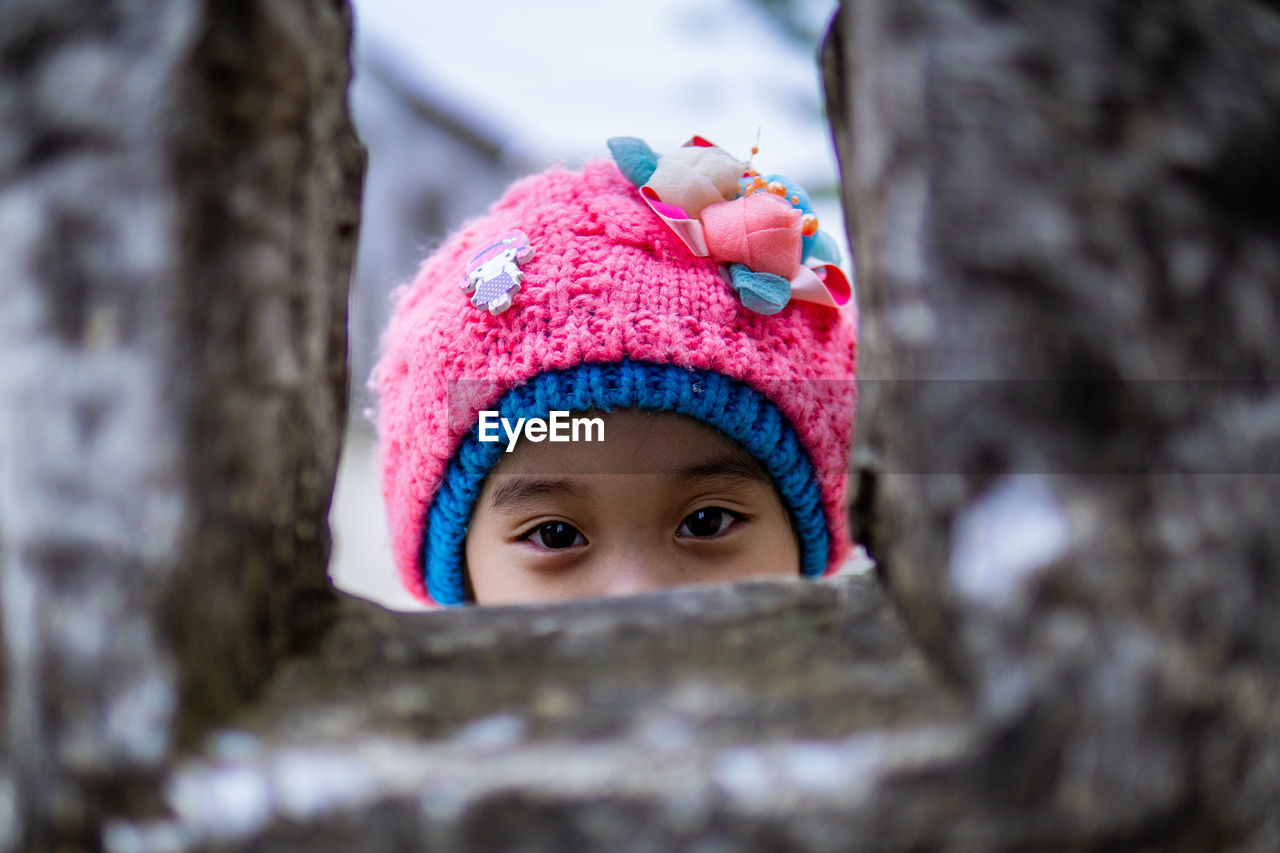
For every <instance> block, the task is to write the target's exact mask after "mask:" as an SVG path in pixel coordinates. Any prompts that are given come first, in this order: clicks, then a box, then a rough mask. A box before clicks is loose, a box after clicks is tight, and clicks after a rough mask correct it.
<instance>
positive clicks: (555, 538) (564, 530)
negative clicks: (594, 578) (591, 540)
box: [521, 521, 587, 550]
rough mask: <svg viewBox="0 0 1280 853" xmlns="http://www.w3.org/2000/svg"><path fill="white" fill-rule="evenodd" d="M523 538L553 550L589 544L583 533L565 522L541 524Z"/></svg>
mask: <svg viewBox="0 0 1280 853" xmlns="http://www.w3.org/2000/svg"><path fill="white" fill-rule="evenodd" d="M521 538H522V539H528V540H529V541H530V542H532V543H533V544H535V545H539V546H541V547H543V548H549V549H551V550H560V549H562V548H571V547H573V546H574V545H586V544H587V539H586V537H585V536H583V535H582V533H581V531H579V530H578V528H576V527H574V526H573V525H572V524H569V523H567V522H564V521H548V522H546V523H545V524H539V525H538V526H537V527H535V528H533V529H532V530H530V531H529V532H528V533H526V534H525V535H524V536H522V537H521Z"/></svg>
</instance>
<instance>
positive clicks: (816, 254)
mask: <svg viewBox="0 0 1280 853" xmlns="http://www.w3.org/2000/svg"><path fill="white" fill-rule="evenodd" d="M815 236H816V239H815V240H814V243H813V248H811V249H810V250H809V252H808V253H807V254H806V255H805V259H806V260H807V259H809V258H813V259H815V260H819V261H822V262H823V263H824V264H838V263H840V246H839V245H838V244H837V243H836V238H834V237H832V236H831V235H830V234H828V233H827V232H826V231H819V232H818V233H817V235H815Z"/></svg>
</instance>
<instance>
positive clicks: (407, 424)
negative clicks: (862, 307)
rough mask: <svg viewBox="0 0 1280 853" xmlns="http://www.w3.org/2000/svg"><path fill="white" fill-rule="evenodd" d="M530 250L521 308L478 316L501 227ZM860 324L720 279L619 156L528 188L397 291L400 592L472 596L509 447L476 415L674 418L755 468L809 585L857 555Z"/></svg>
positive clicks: (384, 376)
mask: <svg viewBox="0 0 1280 853" xmlns="http://www.w3.org/2000/svg"><path fill="white" fill-rule="evenodd" d="M513 229H519V230H521V231H523V232H524V233H525V234H526V235H528V238H529V242H530V244H531V245H532V246H533V249H534V255H533V257H532V258H531V259H529V260H528V261H527V262H526V263H525V264H524V265H523V266H522V267H521V269H522V270H523V272H524V273H525V279H524V282H523V284H522V285H521V287H520V290H519V291H518V292H517V293H516V294H515V295H514V298H513V305H512V307H511V308H509V309H507V310H506V311H504V312H503V313H501V314H497V315H494V314H490V313H489V312H488V311H485V310H481V309H478V308H476V307H474V306H473V305H472V304H471V302H470V298H469V297H468V296H467V294H465V293H463V292H462V291H461V289H460V287H459V285H460V283H461V282H462V281H463V279H464V277H465V275H466V264H467V262H468V260H470V259H471V258H472V257H473V256H474V255H475V254H476V252H477V251H479V250H480V249H482V248H484V247H485V246H487V245H489V244H490V243H491V242H492V240H493V239H494V238H495V237H497V236H499V235H501V234H503V233H504V232H507V231H510V230H513ZM855 323H856V315H855V314H854V312H853V310H852V309H851V308H849V309H844V310H836V309H832V308H827V307H823V306H819V305H814V304H811V303H805V302H797V301H796V300H792V301H791V302H790V303H789V304H788V305H787V306H786V307H785V308H784V309H783V310H782V311H781V312H780V313H778V314H776V315H772V316H766V315H763V314H757V313H755V312H753V311H751V310H749V309H747V308H744V307H743V305H742V303H741V302H740V300H739V299H738V296H737V295H736V294H735V293H734V291H733V290H732V288H731V287H730V285H729V283H728V282H727V281H726V280H725V278H724V277H723V275H722V274H721V271H720V267H719V266H718V265H717V264H716V263H714V262H712V261H710V260H708V259H706V258H698V257H695V256H693V255H692V254H691V253H690V251H689V250H688V249H687V248H686V247H685V245H684V244H683V243H682V242H681V241H680V240H679V238H677V237H676V236H675V235H674V234H673V233H672V232H671V231H670V229H668V228H667V226H666V225H665V224H664V223H663V222H662V220H661V219H660V218H659V217H658V216H656V215H655V214H654V213H653V212H652V211H651V210H650V209H649V207H648V206H647V205H646V204H645V202H644V201H643V200H642V199H641V197H640V195H639V193H638V191H637V190H636V188H635V187H634V186H632V185H631V184H630V183H629V182H628V181H627V180H625V179H624V178H623V177H622V176H621V175H620V174H619V172H618V170H617V168H616V167H615V166H614V165H613V163H611V162H604V161H601V162H594V163H590V164H588V165H587V166H586V167H585V168H584V169H583V171H582V172H571V171H566V170H565V169H563V168H559V167H556V168H552V169H549V170H547V171H545V172H543V173H541V174H537V175H534V176H531V177H528V178H525V179H523V180H520V181H517V182H516V183H515V184H513V185H512V186H511V188H510V189H509V190H508V191H507V193H506V195H505V196H504V197H503V198H502V199H501V200H499V201H498V202H497V203H496V204H495V205H494V206H493V207H492V208H491V209H490V210H489V212H488V213H487V214H486V215H485V216H484V217H481V218H479V219H476V220H474V221H471V222H469V223H468V224H466V225H465V226H464V227H463V228H462V230H461V231H459V232H457V233H455V234H454V235H452V236H451V237H450V238H449V239H448V240H447V241H446V242H445V244H444V245H443V246H442V247H441V248H440V249H439V250H438V251H436V252H435V253H434V254H433V255H432V256H431V257H430V258H428V259H427V261H426V262H425V263H424V264H423V265H422V268H421V270H420V271H419V273H418V275H417V278H416V279H415V281H414V282H413V284H412V285H411V286H410V287H408V288H407V289H406V290H405V291H404V292H403V293H402V294H401V295H400V297H399V301H398V303H397V305H396V308H395V311H394V314H393V316H392V319H391V322H390V325H389V326H388V328H387V330H386V333H385V335H384V338H383V342H382V346H383V354H382V358H381V361H380V362H379V364H378V366H377V368H376V369H375V370H374V375H373V379H372V381H371V385H372V387H373V388H374V389H375V390H376V391H377V393H378V396H379V402H378V414H377V421H378V432H379V437H380V444H381V465H382V490H383V497H384V498H385V500H386V504H387V513H388V520H389V523H390V530H391V539H392V551H393V554H394V557H395V562H396V565H397V568H398V570H399V572H400V575H401V578H402V580H403V581H404V584H405V586H406V587H407V588H408V589H409V590H410V591H411V592H412V593H414V594H415V595H416V596H417V597H418V598H420V599H422V600H423V601H426V602H428V603H435V604H455V603H460V602H461V601H462V600H463V574H464V569H463V565H462V564H463V544H464V541H465V537H466V530H467V525H468V523H469V520H470V516H471V512H472V511H473V509H474V507H475V502H476V498H477V497H478V495H479V491H480V488H481V486H482V484H483V480H484V477H485V475H486V474H487V473H488V471H489V469H490V468H491V467H492V466H493V465H494V464H496V462H497V461H498V459H499V458H500V456H501V452H502V450H503V449H504V448H503V447H502V443H501V442H499V443H489V442H484V443H482V442H479V441H478V440H477V429H476V426H477V421H478V419H479V413H480V412H481V411H485V410H496V411H498V412H499V413H500V415H501V416H503V417H508V418H512V420H514V417H529V416H531V415H536V416H540V417H546V416H547V414H548V413H549V412H550V411H552V410H566V411H586V410H588V409H600V410H604V411H609V410H613V409H618V408H639V409H651V410H662V411H673V412H678V413H681V414H685V415H688V416H690V417H694V418H697V419H698V420H701V421H703V422H705V423H708V424H710V425H711V426H713V427H715V428H717V429H718V430H720V431H721V432H722V433H724V434H725V435H727V436H729V437H730V438H732V439H733V440H734V441H736V442H738V443H739V444H740V445H742V446H743V447H744V448H746V449H747V450H748V451H749V452H751V453H752V454H753V455H754V456H756V458H758V459H760V461H761V462H762V464H763V465H764V467H765V468H766V470H768V471H769V473H770V475H771V476H772V477H773V479H774V484H775V486H777V487H778V491H779V494H780V495H781V496H782V498H783V502H784V504H786V505H787V509H788V511H789V513H790V515H791V520H792V523H793V525H794V526H795V527H796V532H797V536H798V538H799V541H800V546H801V563H802V571H803V573H804V574H806V575H810V576H813V575H820V574H823V573H827V572H832V571H835V569H836V568H838V567H839V565H840V563H841V562H842V561H843V560H844V558H845V557H846V556H847V555H848V553H849V548H850V544H849V536H848V525H847V520H846V507H845V501H846V495H847V490H848V463H849V443H850V439H851V434H852V427H853V414H854V406H855V402H856V391H855V386H854V367H855V348H856V336H855Z"/></svg>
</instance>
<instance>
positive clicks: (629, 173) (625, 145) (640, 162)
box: [608, 136, 658, 187]
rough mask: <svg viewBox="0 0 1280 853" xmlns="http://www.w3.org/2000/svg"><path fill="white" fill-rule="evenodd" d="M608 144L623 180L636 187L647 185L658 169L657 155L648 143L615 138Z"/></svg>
mask: <svg viewBox="0 0 1280 853" xmlns="http://www.w3.org/2000/svg"><path fill="white" fill-rule="evenodd" d="M608 144H609V153H610V154H612V155H613V162H615V163H617V164H618V171H620V172H622V176H623V177H624V178H626V179H627V180H628V181H630V182H631V183H632V184H634V185H635V186H637V187H642V186H644V185H645V184H646V183H648V181H649V178H651V177H653V172H654V170H655V169H657V168H658V155H657V154H656V153H654V150H653V149H652V148H650V147H649V143H647V142H645V141H644V140H643V139H637V138H636V137H634V136H615V137H613V138H612V139H610V140H609V143H608Z"/></svg>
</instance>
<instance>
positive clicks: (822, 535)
mask: <svg viewBox="0 0 1280 853" xmlns="http://www.w3.org/2000/svg"><path fill="white" fill-rule="evenodd" d="M614 409H643V410H649V411H655V412H674V413H676V414H681V415H687V416H689V417H692V418H696V419H697V420H699V421H701V422H703V423H705V424H708V425H709V426H712V427H714V428H716V429H717V430H719V431H720V432H721V433H723V434H725V435H726V436H728V437H729V438H731V439H733V440H734V441H735V442H737V443H738V444H739V445H741V446H742V447H743V448H744V449H745V450H747V452H749V453H750V454H751V455H752V456H754V457H755V458H756V459H758V460H760V462H761V464H763V465H764V468H765V470H766V471H768V472H769V476H770V477H772V478H773V482H774V485H775V486H776V487H777V489H778V494H779V495H781V497H782V501H783V504H784V505H785V506H786V507H787V511H788V512H789V514H790V516H791V522H792V524H793V525H794V527H795V531H796V536H797V538H798V539H799V542H800V557H801V560H800V566H801V574H803V575H804V576H805V577H819V576H821V575H822V573H823V572H824V571H825V570H826V566H827V556H828V553H829V550H830V535H829V533H828V530H827V520H826V515H825V513H824V512H823V507H822V494H821V491H820V490H819V488H818V481H817V477H816V476H815V475H814V469H813V464H812V463H811V462H810V460H809V455H808V453H807V452H805V450H804V447H803V445H802V444H801V443H800V439H799V437H798V436H797V435H796V432H795V430H794V429H793V428H792V426H791V424H790V423H789V422H788V421H787V419H786V418H785V417H783V415H782V413H781V412H779V411H778V409H777V407H776V406H775V405H774V404H773V403H772V402H771V401H770V400H769V399H768V398H766V397H764V396H763V395H761V394H760V393H758V392H757V391H755V390H753V389H752V388H751V387H750V386H748V385H746V384H745V383H743V382H739V381H738V380H735V379H730V378H729V377H727V376H723V375H721V374H719V373H715V372H713V371H709V370H690V369H687V368H683V367H677V366H676V365H671V364H650V363H646V362H636V361H622V362H618V363H615V364H581V365H578V366H577V367H573V368H569V369H567V370H555V371H548V372H546V373H540V374H538V375H537V376H536V377H534V378H533V379H531V380H530V381H529V382H528V383H526V384H524V385H521V386H519V387H516V388H512V389H510V390H509V391H507V392H506V393H505V394H504V395H503V396H502V398H501V400H500V401H499V402H498V408H497V412H498V416H499V417H501V418H506V419H507V420H508V421H509V422H511V423H514V422H515V421H516V419H517V418H532V417H538V418H545V417H547V415H548V413H549V412H552V411H568V412H587V411H591V410H600V411H605V412H609V411H613V410H614ZM505 449H506V445H505V442H503V441H496V442H494V441H485V442H482V441H480V440H479V426H478V424H477V425H476V426H474V427H473V428H472V429H471V431H470V433H468V434H467V436H466V437H465V438H464V439H463V440H462V444H461V445H460V446H459V447H458V450H457V452H456V453H455V454H454V456H453V459H452V460H450V462H449V466H448V469H447V471H446V473H445V477H444V481H443V482H442V483H441V485H440V489H439V491H437V492H436V496H435V500H433V501H432V503H431V508H430V509H429V510H428V511H427V524H426V535H425V536H424V537H423V545H422V560H423V567H424V575H425V578H424V580H425V582H426V586H427V592H428V593H430V595H431V598H432V599H433V600H434V601H435V602H436V603H437V604H441V605H456V604H464V603H466V597H467V596H466V585H465V579H464V571H463V546H464V544H465V542H466V537H467V528H468V525H469V524H470V521H471V513H472V511H473V510H474V509H475V505H476V500H477V499H478V498H479V496H480V490H481V488H482V487H483V486H484V480H485V477H486V476H488V474H489V471H490V470H491V469H492V468H493V466H494V465H496V464H497V462H498V459H499V458H500V457H501V455H502V453H503V452H504V451H505Z"/></svg>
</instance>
